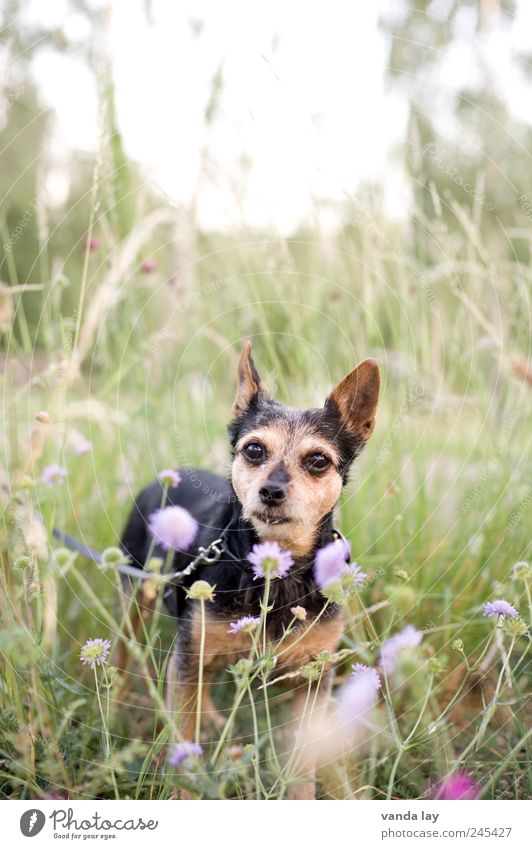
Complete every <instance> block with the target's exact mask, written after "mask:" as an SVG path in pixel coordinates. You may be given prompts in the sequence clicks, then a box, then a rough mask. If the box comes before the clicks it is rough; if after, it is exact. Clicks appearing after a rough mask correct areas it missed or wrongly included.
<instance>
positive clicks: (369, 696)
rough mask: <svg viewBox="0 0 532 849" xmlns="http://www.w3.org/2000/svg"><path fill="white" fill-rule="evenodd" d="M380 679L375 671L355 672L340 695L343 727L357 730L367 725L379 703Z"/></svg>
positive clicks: (340, 717)
mask: <svg viewBox="0 0 532 849" xmlns="http://www.w3.org/2000/svg"><path fill="white" fill-rule="evenodd" d="M356 665H357V666H362V664H356ZM365 669H369V667H365ZM372 673H374V674H372ZM378 677H379V676H378V675H377V673H376V672H375V670H369V672H366V671H362V672H355V674H354V675H353V676H352V677H351V678H350V679H349V681H348V682H347V684H344V686H343V687H342V689H341V690H340V693H339V695H338V715H339V719H340V721H341V723H342V725H347V726H348V727H349V728H355V727H356V726H357V725H359V724H366V721H367V718H368V714H369V712H370V710H371V708H372V707H374V705H375V703H376V701H377V689H378V688H377V687H376V679H378ZM379 687H380V680H379Z"/></svg>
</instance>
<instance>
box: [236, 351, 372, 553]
mask: <svg viewBox="0 0 532 849" xmlns="http://www.w3.org/2000/svg"><path fill="white" fill-rule="evenodd" d="M379 387H380V375H379V367H378V365H377V362H376V361H375V360H364V361H363V362H361V363H360V364H359V365H358V366H357V367H356V368H354V369H353V371H351V372H350V373H349V374H348V375H347V376H346V377H344V379H343V380H341V381H340V383H339V384H338V385H337V386H336V387H335V389H333V391H332V392H331V393H330V395H329V396H328V398H327V400H326V401H325V404H324V406H323V407H321V408H319V409H308V410H299V409H294V408H292V407H286V406H285V405H284V404H280V403H279V402H278V401H275V400H274V399H273V398H272V397H271V396H270V394H269V392H268V390H267V389H266V388H265V386H264V385H263V383H262V381H261V379H260V376H259V374H258V372H257V369H256V368H255V365H254V363H253V360H252V358H251V344H250V343H249V342H247V343H246V346H245V348H244V351H243V353H242V355H241V357H240V361H239V364H238V390H237V394H236V398H235V402H234V405H233V418H232V421H231V424H230V426H229V436H230V439H231V444H232V446H233V466H232V482H233V487H234V490H235V492H236V495H237V497H238V499H239V501H240V502H241V504H242V508H243V516H244V518H245V519H247V520H248V521H249V522H251V523H252V525H253V526H254V528H255V530H256V532H257V534H258V536H259V538H260V539H261V540H276V541H277V542H279V544H280V545H282V546H283V547H284V548H288V549H290V550H291V551H292V552H293V553H294V554H296V555H297V554H304V553H306V552H308V551H309V550H310V549H311V548H312V546H313V544H314V542H315V539H316V534H317V530H318V528H319V527H320V524H321V521H322V520H323V519H324V518H325V517H326V516H327V515H328V514H329V513H330V512H331V511H332V509H333V508H334V506H335V505H336V503H337V501H338V498H339V496H340V492H341V489H342V486H343V484H344V483H345V482H346V480H347V475H348V472H349V468H350V466H351V463H352V462H353V460H354V459H355V457H356V456H357V455H358V454H359V453H360V451H361V449H362V448H363V447H364V445H365V443H366V442H367V440H368V439H369V437H370V436H371V434H372V432H373V429H374V427H375V413H376V409H377V403H378V399H379Z"/></svg>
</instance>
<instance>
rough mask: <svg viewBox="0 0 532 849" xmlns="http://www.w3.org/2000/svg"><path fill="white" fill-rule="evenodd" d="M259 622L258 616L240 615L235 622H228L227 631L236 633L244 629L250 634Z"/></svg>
mask: <svg viewBox="0 0 532 849" xmlns="http://www.w3.org/2000/svg"><path fill="white" fill-rule="evenodd" d="M259 622H260V619H259V617H258V616H242V617H241V618H240V619H237V621H236V622H231V623H230V625H229V630H228V632H227V633H228V634H238V633H239V632H240V631H245V632H246V633H247V634H252V633H253V631H254V630H255V628H256V627H257V625H258V624H259Z"/></svg>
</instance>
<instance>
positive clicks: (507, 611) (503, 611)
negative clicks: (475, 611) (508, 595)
mask: <svg viewBox="0 0 532 849" xmlns="http://www.w3.org/2000/svg"><path fill="white" fill-rule="evenodd" d="M484 616H509V617H510V619H515V617H516V616H519V614H518V612H517V610H516V609H515V607H512V605H511V604H509V603H508V602H507V601H505V600H504V599H503V598H498V599H496V600H495V601H488V602H486V604H485V605H484Z"/></svg>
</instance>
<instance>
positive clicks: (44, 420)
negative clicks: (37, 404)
mask: <svg viewBox="0 0 532 849" xmlns="http://www.w3.org/2000/svg"><path fill="white" fill-rule="evenodd" d="M35 418H36V419H37V421H38V422H40V423H41V424H50V422H51V421H52V417H51V415H50V413H47V412H46V411H45V410H40V412H38V413H37V415H36V416H35Z"/></svg>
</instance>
